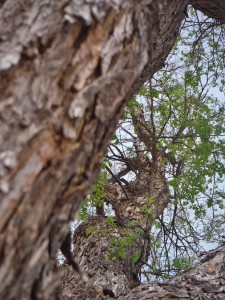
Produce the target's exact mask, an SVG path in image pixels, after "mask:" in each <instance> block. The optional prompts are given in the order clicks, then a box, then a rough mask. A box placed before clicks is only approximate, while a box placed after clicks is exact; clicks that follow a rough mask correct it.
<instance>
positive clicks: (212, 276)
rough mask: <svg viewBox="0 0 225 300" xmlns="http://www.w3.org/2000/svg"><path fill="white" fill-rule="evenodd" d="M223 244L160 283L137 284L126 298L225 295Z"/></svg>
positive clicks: (165, 299)
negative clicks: (194, 263)
mask: <svg viewBox="0 0 225 300" xmlns="http://www.w3.org/2000/svg"><path fill="white" fill-rule="evenodd" d="M224 260H225V246H221V247H219V248H217V249H215V250H211V251H210V252H209V253H208V255H207V256H206V257H205V258H204V259H203V260H202V262H201V263H200V264H199V265H197V266H195V267H194V268H192V269H190V270H189V271H186V272H184V273H183V274H182V275H180V276H177V277H175V278H174V279H172V280H169V281H168V282H166V283H163V284H154V283H148V284H146V285H142V286H140V287H137V288H136V289H134V290H133V291H132V292H130V293H129V294H127V295H126V296H125V297H119V298H118V299H121V300H122V299H125V300H128V299H129V300H134V299H140V300H145V299H147V300H153V299H161V300H172V299H190V300H195V299H204V300H205V299H213V300H223V299H225V280H224V278H225V268H224Z"/></svg>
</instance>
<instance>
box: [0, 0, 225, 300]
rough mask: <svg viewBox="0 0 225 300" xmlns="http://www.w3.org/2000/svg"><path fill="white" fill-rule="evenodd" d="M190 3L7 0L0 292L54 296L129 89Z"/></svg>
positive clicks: (1, 71)
mask: <svg viewBox="0 0 225 300" xmlns="http://www.w3.org/2000/svg"><path fill="white" fill-rule="evenodd" d="M187 3H188V1H186V0H182V1H178V0H173V1H172V0H171V1H168V3H167V4H166V2H165V1H163V0H161V1H159V0H158V1H151V0H142V1H135V0H133V1H122V0H118V1H113V0H105V1H86V2H84V1H82V0H80V1H78V0H77V1H75V0H74V1H66V0H58V1H50V0H40V1H29V0H21V1H15V0H5V1H1V3H0V83H1V84H0V127H1V136H0V166H1V167H0V197H1V200H0V266H1V271H0V282H1V285H0V298H2V299H31V298H32V299H51V298H52V299H56V297H57V295H56V294H55V286H56V285H57V276H58V275H57V273H55V272H54V264H55V256H56V252H57V250H58V249H59V248H60V245H61V243H62V240H63V239H64V238H65V236H66V234H67V231H68V224H69V222H70V221H71V220H72V219H73V218H74V216H75V213H76V212H77V211H78V208H79V206H80V203H81V201H82V199H83V198H84V197H85V195H87V193H88V191H89V188H90V186H91V184H92V183H93V181H94V180H95V178H96V175H97V173H98V169H99V164H100V160H101V158H102V156H103V154H104V151H105V149H106V147H107V143H108V141H109V139H110V136H111V134H112V132H113V130H114V128H115V125H116V122H117V120H118V118H119V117H120V115H121V113H122V111H123V107H124V106H125V104H126V99H127V97H128V95H129V94H131V90H132V91H133V92H134V91H135V90H136V89H137V87H138V86H139V85H140V83H141V82H143V80H144V79H145V78H147V77H148V76H151V75H152V74H153V73H154V72H155V71H156V70H157V69H158V68H159V67H160V66H161V65H162V64H163V62H164V60H165V58H166V56H167V55H168V53H169V50H170V49H171V47H172V45H173V44H174V42H175V39H176V35H177V32H178V30H179V26H180V23H181V21H182V19H183V17H184V13H183V12H184V10H185V6H186V4H187ZM202 3H203V8H201V9H205V10H206V13H207V2H206V1H205V2H204V1H202ZM215 3H218V4H220V3H222V1H219V0H217V1H215ZM210 13H211V12H210ZM212 14H213V12H212ZM224 15H225V14H224ZM212 16H213V17H215V16H214V15H212ZM141 75H142V79H141V80H140V76H141Z"/></svg>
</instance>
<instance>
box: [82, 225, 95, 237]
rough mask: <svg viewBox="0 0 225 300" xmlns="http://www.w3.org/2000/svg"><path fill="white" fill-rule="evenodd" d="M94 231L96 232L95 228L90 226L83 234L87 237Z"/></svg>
mask: <svg viewBox="0 0 225 300" xmlns="http://www.w3.org/2000/svg"><path fill="white" fill-rule="evenodd" d="M95 231H96V228H95V227H94V226H90V227H89V228H87V229H86V232H85V233H86V235H87V236H89V235H91V234H92V233H93V232H95Z"/></svg>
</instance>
